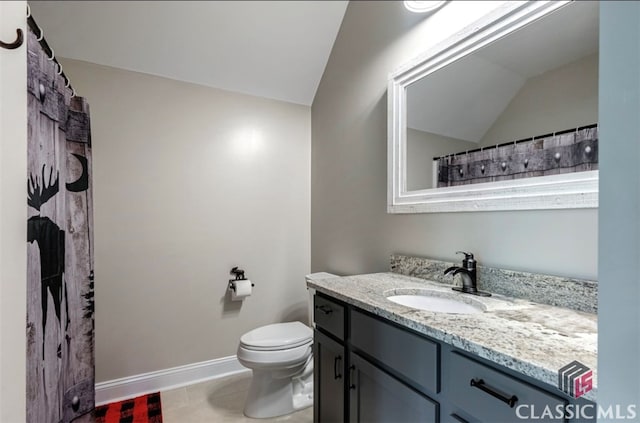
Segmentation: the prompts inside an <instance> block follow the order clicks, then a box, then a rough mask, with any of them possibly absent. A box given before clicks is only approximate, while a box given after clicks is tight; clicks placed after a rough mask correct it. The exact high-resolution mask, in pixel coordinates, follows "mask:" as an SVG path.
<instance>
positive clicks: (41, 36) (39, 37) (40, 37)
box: [36, 25, 44, 41]
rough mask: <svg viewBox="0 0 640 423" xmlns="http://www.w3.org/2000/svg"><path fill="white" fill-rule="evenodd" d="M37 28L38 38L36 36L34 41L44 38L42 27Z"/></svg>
mask: <svg viewBox="0 0 640 423" xmlns="http://www.w3.org/2000/svg"><path fill="white" fill-rule="evenodd" d="M36 26H37V25H36ZM38 29H39V30H40V35H39V36H38V38H36V41H42V39H43V38H44V29H42V28H40V27H39V26H38Z"/></svg>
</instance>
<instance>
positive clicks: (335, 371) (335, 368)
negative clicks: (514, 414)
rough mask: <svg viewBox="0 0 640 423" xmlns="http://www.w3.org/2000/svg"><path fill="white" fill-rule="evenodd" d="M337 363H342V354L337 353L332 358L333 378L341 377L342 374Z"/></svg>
mask: <svg viewBox="0 0 640 423" xmlns="http://www.w3.org/2000/svg"><path fill="white" fill-rule="evenodd" d="M338 363H340V364H342V356H341V355H339V356H337V357H335V358H334V359H333V378H334V379H336V380H338V379H342V374H340V372H339V367H338Z"/></svg>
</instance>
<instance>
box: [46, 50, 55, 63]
mask: <svg viewBox="0 0 640 423" xmlns="http://www.w3.org/2000/svg"><path fill="white" fill-rule="evenodd" d="M55 57H56V52H55V51H53V49H51V57H47V60H49V61H51V60H53V59H54V58H55Z"/></svg>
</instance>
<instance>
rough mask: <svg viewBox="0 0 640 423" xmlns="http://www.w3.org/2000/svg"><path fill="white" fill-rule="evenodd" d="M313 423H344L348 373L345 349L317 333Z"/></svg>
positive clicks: (315, 335)
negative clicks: (346, 370) (346, 373)
mask: <svg viewBox="0 0 640 423" xmlns="http://www.w3.org/2000/svg"><path fill="white" fill-rule="evenodd" d="M313 350H314V362H313V363H314V367H315V368H314V374H313V392H314V393H313V395H314V397H313V421H314V422H315V423H337V422H344V420H345V419H344V417H345V407H344V400H345V391H344V380H345V369H346V363H345V360H346V357H345V350H344V346H343V345H341V344H339V343H338V342H336V341H334V340H333V339H331V338H329V337H328V336H326V335H324V334H323V333H321V332H319V331H318V330H316V331H314V348H313Z"/></svg>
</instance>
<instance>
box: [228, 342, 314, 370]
mask: <svg viewBox="0 0 640 423" xmlns="http://www.w3.org/2000/svg"><path fill="white" fill-rule="evenodd" d="M312 350H313V340H311V339H310V340H308V341H307V342H306V343H305V344H303V345H299V346H297V347H293V348H287V349H281V350H271V351H267V350H254V349H250V348H245V347H243V346H242V345H240V346H239V347H238V361H240V363H241V364H242V365H243V366H245V367H248V368H250V369H267V368H270V369H277V368H280V369H287V368H290V367H296V366H300V365H302V364H304V363H305V362H306V361H307V360H308V358H309V356H311V353H312Z"/></svg>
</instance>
